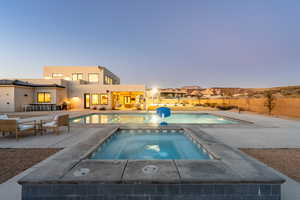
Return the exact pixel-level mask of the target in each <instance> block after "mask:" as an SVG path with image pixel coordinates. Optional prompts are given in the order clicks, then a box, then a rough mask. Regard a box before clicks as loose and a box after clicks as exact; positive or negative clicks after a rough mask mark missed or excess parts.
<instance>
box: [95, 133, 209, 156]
mask: <svg viewBox="0 0 300 200" xmlns="http://www.w3.org/2000/svg"><path fill="white" fill-rule="evenodd" d="M90 159H92V160H210V159H213V156H212V155H211V154H210V153H209V152H208V151H206V149H205V148H203V147H202V146H201V144H200V143H197V141H195V140H193V139H192V138H191V136H190V135H189V134H188V133H186V132H184V130H178V129H177V130H176V129H169V130H168V129H166V130H159V129H136V130H119V131H116V132H115V133H114V134H113V135H112V136H111V137H110V138H108V139H107V140H106V141H105V142H104V143H103V144H101V145H100V146H99V147H98V148H97V150H96V151H95V152H93V153H92V155H91V157H90Z"/></svg>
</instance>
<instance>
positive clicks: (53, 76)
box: [52, 73, 64, 79]
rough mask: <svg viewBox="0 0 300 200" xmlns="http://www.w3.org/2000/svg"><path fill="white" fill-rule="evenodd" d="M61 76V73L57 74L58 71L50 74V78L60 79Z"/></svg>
mask: <svg viewBox="0 0 300 200" xmlns="http://www.w3.org/2000/svg"><path fill="white" fill-rule="evenodd" d="M63 77H64V75H63V74H59V73H53V74H52V78H56V79H62V78H63Z"/></svg>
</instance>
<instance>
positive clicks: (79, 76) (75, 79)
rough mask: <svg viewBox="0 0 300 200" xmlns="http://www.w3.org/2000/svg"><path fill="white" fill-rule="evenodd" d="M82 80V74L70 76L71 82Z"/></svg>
mask: <svg viewBox="0 0 300 200" xmlns="http://www.w3.org/2000/svg"><path fill="white" fill-rule="evenodd" d="M82 79H83V75H82V73H74V74H72V80H73V81H78V80H82Z"/></svg>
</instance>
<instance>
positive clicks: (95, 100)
mask: <svg viewBox="0 0 300 200" xmlns="http://www.w3.org/2000/svg"><path fill="white" fill-rule="evenodd" d="M92 105H99V94H92Z"/></svg>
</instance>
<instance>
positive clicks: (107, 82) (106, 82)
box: [104, 76, 113, 85]
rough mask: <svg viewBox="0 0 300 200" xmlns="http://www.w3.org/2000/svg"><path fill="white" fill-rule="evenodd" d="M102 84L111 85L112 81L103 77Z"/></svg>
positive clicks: (107, 77)
mask: <svg viewBox="0 0 300 200" xmlns="http://www.w3.org/2000/svg"><path fill="white" fill-rule="evenodd" d="M104 83H105V84H106V85H112V84H113V79H112V78H110V77H109V76H105V78H104Z"/></svg>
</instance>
